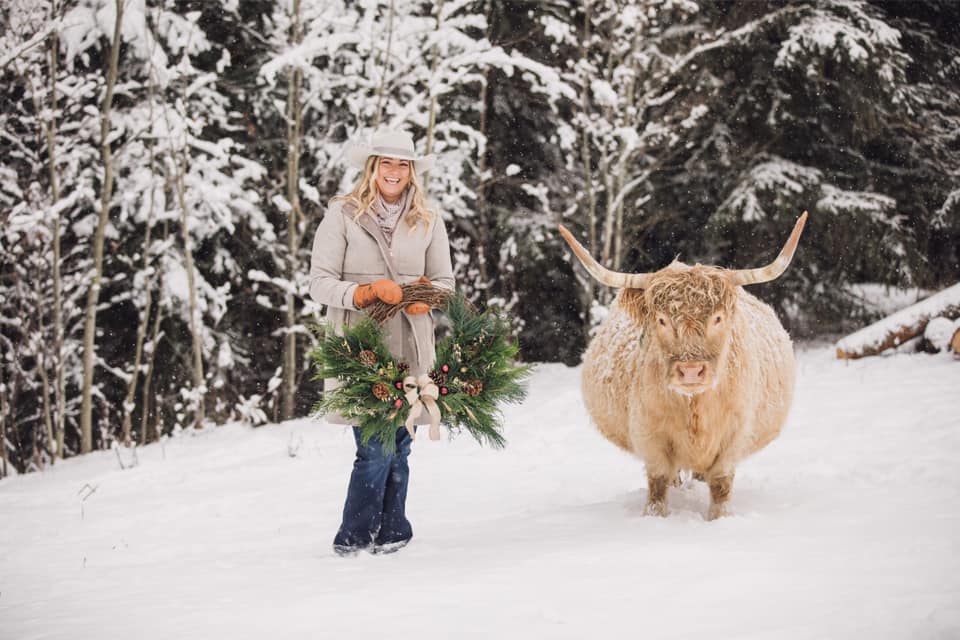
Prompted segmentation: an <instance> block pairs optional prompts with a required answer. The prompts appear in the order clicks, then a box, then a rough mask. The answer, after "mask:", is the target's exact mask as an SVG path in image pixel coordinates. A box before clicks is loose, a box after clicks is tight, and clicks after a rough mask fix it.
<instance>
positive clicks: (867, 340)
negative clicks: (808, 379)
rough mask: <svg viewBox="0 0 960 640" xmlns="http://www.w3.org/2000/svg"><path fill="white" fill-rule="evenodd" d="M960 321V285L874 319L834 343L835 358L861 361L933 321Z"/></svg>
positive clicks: (904, 340)
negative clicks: (935, 319)
mask: <svg viewBox="0 0 960 640" xmlns="http://www.w3.org/2000/svg"><path fill="white" fill-rule="evenodd" d="M939 317H945V318H948V319H950V320H954V319H956V318H960V283H958V284H955V285H953V286H952V287H948V288H946V289H944V290H943V291H940V292H938V293H935V294H934V295H932V296H930V297H929V298H926V299H924V300H921V301H920V302H918V303H916V304H914V305H911V306H909V307H907V308H906V309H901V310H900V311H897V312H896V313H894V314H893V315H890V316H887V317H886V318H884V319H882V320H878V321H877V322H874V323H873V324H871V325H869V326H867V327H864V328H863V329H860V330H859V331H857V332H856V333H851V334H850V335H849V336H846V337H845V338H842V339H841V340H840V341H838V342H837V357H838V358H841V359H855V358H863V357H865V356H875V355H877V354H880V353H883V352H884V351H886V350H887V349H889V348H891V347H896V346H898V345H901V344H903V343H904V342H906V341H907V340H910V339H911V338H915V337H916V336H919V335H921V334H922V333H923V331H924V329H926V327H927V324H928V323H929V322H930V320H932V319H933V318H939Z"/></svg>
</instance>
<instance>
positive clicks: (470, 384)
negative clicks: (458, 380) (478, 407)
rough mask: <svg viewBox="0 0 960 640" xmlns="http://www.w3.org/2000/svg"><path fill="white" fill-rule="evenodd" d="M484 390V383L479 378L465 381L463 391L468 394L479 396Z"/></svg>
mask: <svg viewBox="0 0 960 640" xmlns="http://www.w3.org/2000/svg"><path fill="white" fill-rule="evenodd" d="M481 391H483V383H482V382H480V381H479V380H467V381H466V382H464V383H463V392H464V393H465V394H467V395H468V396H478V395H480V392H481Z"/></svg>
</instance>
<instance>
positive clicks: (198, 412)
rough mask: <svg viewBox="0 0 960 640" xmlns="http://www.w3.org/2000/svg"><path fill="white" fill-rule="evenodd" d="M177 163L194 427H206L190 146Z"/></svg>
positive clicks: (182, 152) (183, 150)
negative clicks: (189, 218) (192, 231)
mask: <svg viewBox="0 0 960 640" xmlns="http://www.w3.org/2000/svg"><path fill="white" fill-rule="evenodd" d="M174 162H176V163H177V168H176V171H177V181H176V182H177V201H178V203H179V205H180V233H181V235H182V238H183V258H184V263H185V264H184V268H185V269H186V271H187V289H188V290H189V298H190V336H191V338H192V342H193V387H194V390H195V391H196V393H197V394H198V395H197V398H196V405H195V406H194V417H193V428H194V429H202V428H203V421H204V419H205V418H206V401H205V396H206V384H205V383H204V380H203V343H202V341H201V338H200V309H199V308H198V306H197V282H196V274H195V271H194V264H193V244H192V243H191V241H190V229H189V228H188V225H187V195H186V190H187V186H186V180H185V174H186V171H187V151H186V147H185V148H184V149H182V150H181V157H180V158H179V160H178V159H177V158H176V157H174Z"/></svg>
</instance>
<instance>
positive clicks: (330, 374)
mask: <svg viewBox="0 0 960 640" xmlns="http://www.w3.org/2000/svg"><path fill="white" fill-rule="evenodd" d="M402 288H403V291H404V296H403V302H401V303H400V304H398V305H387V304H385V303H376V304H374V305H372V306H371V307H369V308H368V309H367V313H368V317H366V318H363V319H362V320H361V321H360V322H358V323H356V324H354V325H352V326H349V327H346V328H344V329H343V331H342V335H338V334H337V333H336V332H335V331H334V330H333V327H330V326H325V327H315V328H314V329H315V331H316V332H317V334H318V338H319V341H318V344H317V346H316V347H315V348H314V350H313V351H312V352H311V354H310V357H311V359H312V361H313V363H314V365H315V367H316V374H315V376H314V380H321V379H324V378H336V379H337V380H339V381H340V386H339V387H337V388H336V389H333V390H330V391H326V392H325V393H324V395H323V398H322V399H321V400H320V401H318V402H317V403H316V405H315V406H314V412H315V413H319V414H324V413H329V412H335V413H339V414H340V415H342V416H343V417H344V418H346V419H347V421H348V422H351V423H353V424H356V425H357V426H358V427H359V428H360V433H361V440H362V441H363V442H367V441H369V439H370V438H372V437H376V438H377V439H379V440H380V441H381V442H382V443H383V445H384V448H385V449H386V450H391V449H392V448H393V447H395V446H396V445H395V434H396V431H397V429H399V428H402V427H406V428H407V429H409V430H410V432H411V435H412V434H413V421H414V420H415V419H417V418H418V416H420V415H421V412H425V413H426V414H427V415H429V416H430V437H431V438H432V439H437V438H439V425H440V424H443V425H445V426H446V427H448V428H449V429H450V430H451V431H452V432H454V433H456V432H459V431H460V430H465V431H467V432H468V433H470V435H472V436H473V437H474V438H476V439H477V441H478V442H480V443H481V444H489V445H491V446H493V447H496V448H500V447H503V446H504V444H505V443H506V442H505V440H504V438H503V435H502V434H501V433H500V418H501V416H500V411H499V407H500V405H501V404H503V403H515V402H520V401H521V400H523V398H524V397H525V396H526V388H525V380H526V378H527V376H528V375H529V373H530V368H531V367H530V365H520V364H517V363H516V362H515V360H514V359H515V357H516V355H517V352H518V350H519V348H518V346H517V343H516V342H515V341H514V340H512V339H511V338H510V335H509V324H508V322H507V321H506V320H505V319H504V318H503V317H502V316H501V315H500V314H498V313H496V312H494V311H492V310H487V311H485V312H483V313H478V312H477V311H476V310H475V309H474V308H473V306H472V305H471V304H470V303H469V302H468V301H467V300H466V299H465V298H464V297H463V295H462V294H450V293H449V292H447V291H445V290H443V289H438V288H434V287H432V286H431V285H421V284H413V285H405V286H404V287H402ZM411 302H427V303H428V304H431V306H434V307H436V308H439V309H441V310H442V311H443V312H444V313H445V315H446V316H447V319H448V320H449V323H450V331H449V333H448V334H447V335H446V336H445V337H443V338H442V339H441V340H440V341H439V342H438V343H437V346H436V359H435V360H434V366H433V368H432V370H431V371H430V372H429V373H428V374H424V375H421V376H416V377H415V376H413V375H411V372H410V366H409V365H408V364H407V363H405V362H402V361H398V360H396V359H395V358H394V356H393V355H392V354H391V353H390V351H389V349H388V348H387V345H386V340H385V338H384V335H383V331H382V330H381V328H380V324H379V323H382V322H383V321H385V320H386V319H387V318H389V317H391V316H392V315H394V314H395V313H397V312H398V311H399V310H400V309H402V308H403V307H404V306H406V305H407V304H410V303H411Z"/></svg>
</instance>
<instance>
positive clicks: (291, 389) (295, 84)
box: [281, 0, 389, 420]
mask: <svg viewBox="0 0 960 640" xmlns="http://www.w3.org/2000/svg"><path fill="white" fill-rule="evenodd" d="M302 40H303V34H302V33H301V28H300V0H294V2H293V26H292V27H291V33H290V43H291V45H293V46H296V45H299V44H300V42H301V41H302ZM388 48H389V45H388ZM302 79H303V71H302V70H301V69H300V68H291V69H290V70H289V72H288V76H287V201H288V202H289V203H290V212H289V220H288V222H287V280H288V282H289V284H290V286H289V287H288V289H287V292H286V331H285V333H284V336H283V390H282V392H281V393H282V397H281V418H282V419H283V420H289V419H291V418H293V416H294V413H295V411H296V404H297V402H296V398H297V334H296V332H295V331H294V328H295V326H296V324H297V300H296V296H294V292H293V283H294V282H295V281H296V278H297V270H298V269H299V261H298V260H297V251H298V249H299V246H300V234H299V231H298V227H299V224H300V222H299V221H300V220H302V219H303V216H302V215H301V214H300V192H299V188H298V184H297V183H298V180H299V177H300V136H301V129H302V126H303V124H302V119H303V110H302V106H301V104H300V85H301V83H302Z"/></svg>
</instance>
